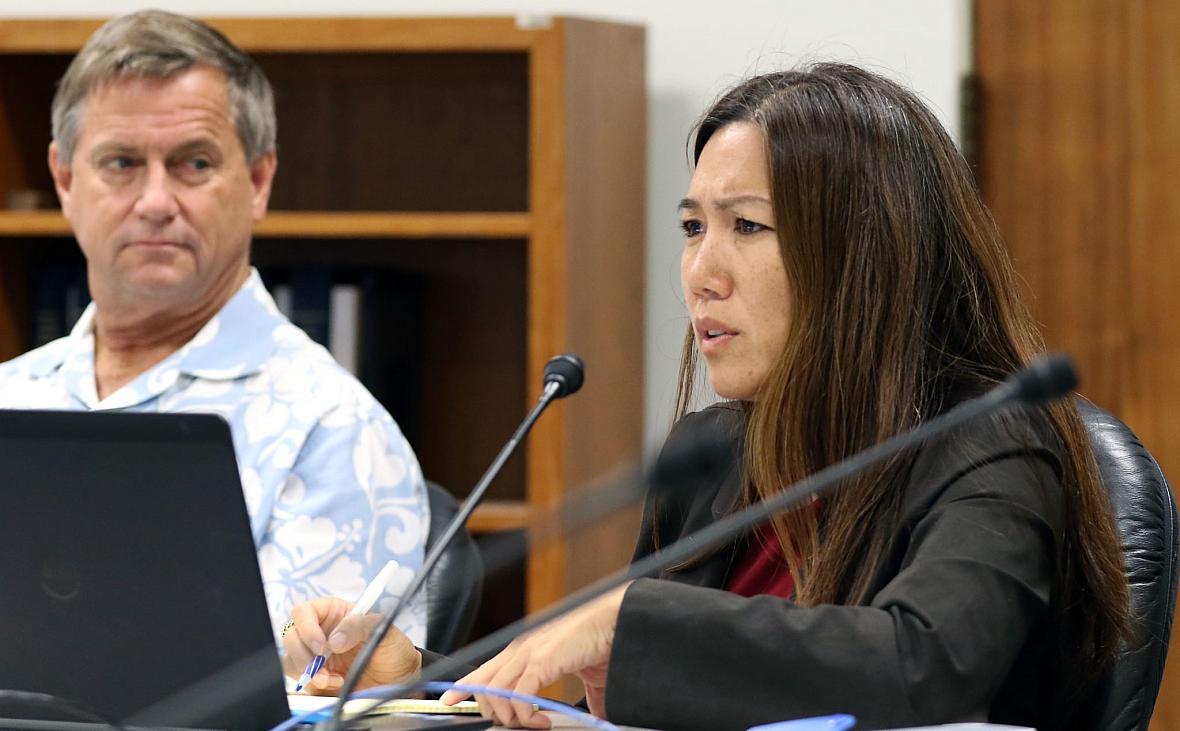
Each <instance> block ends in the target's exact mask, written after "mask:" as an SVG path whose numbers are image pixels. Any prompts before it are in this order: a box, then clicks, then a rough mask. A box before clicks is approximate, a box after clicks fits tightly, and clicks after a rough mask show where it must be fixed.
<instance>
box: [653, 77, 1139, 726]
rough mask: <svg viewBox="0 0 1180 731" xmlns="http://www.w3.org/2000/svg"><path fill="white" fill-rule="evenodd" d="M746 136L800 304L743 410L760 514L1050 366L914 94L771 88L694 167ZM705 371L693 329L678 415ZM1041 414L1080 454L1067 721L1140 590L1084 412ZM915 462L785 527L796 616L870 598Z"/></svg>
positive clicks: (965, 184)
mask: <svg viewBox="0 0 1180 731" xmlns="http://www.w3.org/2000/svg"><path fill="white" fill-rule="evenodd" d="M737 121H745V122H752V123H754V124H756V125H757V126H758V127H759V128H760V129H761V130H762V132H763V135H764V137H765V139H766V145H767V152H768V160H769V161H770V180H771V185H772V189H773V190H772V198H773V206H774V215H775V222H776V225H777V231H778V238H779V247H780V250H781V253H782V258H783V263H784V265H785V268H786V272H787V280H788V283H789V286H788V290H789V292H790V302H789V306H790V309H789V313H790V314H789V317H790V326H789V327H790V329H789V335H788V339H787V346H786V348H785V350H784V352H783V354H782V357H781V358H780V359H779V360H778V362H777V364H776V365H775V366H774V367H773V369H772V370H771V372H770V373H769V375H768V376H767V378H766V381H765V382H764V383H763V384H762V385H761V387H760V390H759V392H758V394H757V397H756V398H755V399H754V400H753V402H752V403H750V404H746V408H747V410H748V424H747V431H746V455H745V470H746V479H747V481H748V485H749V491H748V493H747V495H746V499H747V500H755V499H761V498H764V497H766V496H768V495H770V494H773V493H775V492H777V491H778V490H780V489H781V486H783V485H787V484H790V483H792V482H795V481H797V480H799V479H801V478H803V477H804V476H806V475H809V474H811V473H813V472H815V471H817V470H819V469H821V468H823V467H825V466H827V465H829V464H832V463H834V462H836V461H838V460H840V459H843V458H844V457H847V456H849V455H850V454H852V453H854V452H856V451H858V450H861V449H864V448H866V447H869V446H871V445H873V444H875V443H877V442H880V441H882V440H884V439H886V438H888V437H890V436H893V435H895V434H897V433H899V432H901V431H904V430H907V429H910V428H911V427H913V426H915V425H916V424H918V423H919V422H920V421H924V420H926V419H928V418H930V417H932V416H935V415H937V414H939V413H941V412H943V411H945V410H946V409H948V408H949V407H951V406H953V405H954V403H955V402H956V401H958V400H961V399H962V398H964V397H966V396H969V395H973V394H976V393H979V392H981V391H983V390H984V389H986V388H988V387H989V386H991V385H993V384H995V383H997V382H999V381H1001V380H1003V379H1004V378H1005V377H1006V376H1007V375H1009V374H1010V373H1012V372H1013V371H1015V370H1017V369H1019V368H1020V367H1021V366H1022V365H1023V364H1025V363H1027V362H1028V361H1029V360H1030V359H1031V358H1032V357H1033V356H1035V355H1036V354H1038V353H1040V352H1042V351H1043V349H1044V346H1043V343H1042V341H1041V339H1040V336H1039V334H1038V331H1037V327H1036V325H1035V323H1034V321H1033V320H1032V318H1031V316H1030V315H1029V313H1028V311H1027V310H1026V309H1025V307H1024V305H1023V304H1022V302H1021V300H1020V296H1019V291H1018V290H1019V287H1018V281H1017V278H1016V275H1015V273H1014V271H1013V269H1012V266H1011V263H1010V261H1009V259H1008V256H1007V253H1006V250H1005V248H1004V245H1003V243H1002V241H1001V239H1000V236H999V232H998V230H997V228H996V225H995V223H994V222H993V220H992V218H991V215H990V214H989V213H988V211H987V209H986V208H985V206H984V205H983V203H982V201H981V198H980V195H979V192H978V190H977V188H976V186H975V184H974V179H973V177H972V175H971V172H970V169H969V168H968V166H967V164H966V162H965V161H964V159H963V157H962V156H961V155H960V154H959V152H958V150H957V149H956V148H955V145H954V143H953V142H952V141H951V139H950V137H949V136H948V135H947V134H946V132H945V130H943V128H942V126H941V125H940V124H939V123H938V121H937V119H935V117H934V116H933V115H932V114H931V113H930V111H929V110H928V109H927V108H926V107H925V106H924V105H923V104H922V103H921V102H920V101H919V100H918V99H917V98H916V97H915V96H914V94H913V93H911V92H909V91H907V90H906V89H904V88H903V87H901V86H899V85H898V84H896V83H893V82H891V81H889V80H887V79H885V78H883V77H881V76H878V75H875V74H872V73H870V72H867V71H864V70H862V69H859V68H856V67H852V66H847V65H842V64H817V65H813V66H811V67H809V68H805V69H800V70H793V71H786V72H780V73H772V74H766V75H763V76H758V77H756V78H752V79H749V80H747V81H745V82H743V83H741V84H740V85H738V86H737V87H735V88H733V89H732V90H730V91H729V92H727V93H726V94H725V95H723V96H722V97H721V98H720V99H719V100H718V101H717V102H716V103H715V104H714V106H713V107H712V108H711V109H710V110H709V112H708V113H707V114H706V115H705V116H704V117H703V118H702V120H701V121H700V123H699V124H698V126H697V129H696V135H695V141H694V144H693V152H694V159H699V158H700V154H701V151H702V149H703V148H704V146H705V144H706V143H708V141H709V139H710V137H711V136H712V135H713V134H714V133H715V132H716V131H717V130H718V129H720V128H721V127H723V126H725V125H727V124H730V123H732V122H737ZM696 363H697V353H696V348H695V343H694V341H693V337H692V331H691V329H690V330H689V333H688V335H687V337H686V340H685V350H684V356H683V359H682V363H681V373H680V384H679V389H678V397H677V412H678V414H677V415H678V416H680V415H683V413H684V411H685V410H686V409H687V408H688V405H689V403H690V402H691V400H692V390H693V388H692V387H693V382H694V380H695V378H694V377H695V369H696ZM1047 411H1048V415H1049V419H1050V420H1051V422H1052V425H1053V428H1054V429H1055V430H1056V432H1057V434H1058V436H1059V438H1060V439H1061V441H1062V443H1063V445H1064V447H1065V453H1066V454H1068V455H1069V459H1068V460H1067V463H1066V464H1065V465H1064V475H1063V487H1064V489H1065V490H1066V496H1067V497H1066V501H1065V504H1066V514H1065V516H1064V521H1065V525H1064V529H1065V530H1064V536H1065V537H1064V544H1063V546H1062V547H1061V550H1062V554H1061V555H1059V556H1058V557H1057V566H1058V573H1057V576H1056V579H1055V583H1054V586H1053V599H1052V602H1053V607H1054V616H1053V617H1052V627H1053V631H1054V634H1055V638H1054V639H1055V643H1054V646H1055V648H1056V650H1057V652H1058V656H1057V657H1056V658H1055V662H1054V665H1055V666H1056V667H1055V672H1054V676H1055V684H1054V688H1053V696H1054V706H1055V707H1056V709H1058V710H1057V711H1055V712H1054V717H1055V718H1056V719H1058V720H1062V719H1065V718H1067V716H1066V715H1058V714H1066V713H1067V712H1068V711H1071V710H1072V709H1074V708H1076V707H1077V706H1078V705H1079V702H1080V700H1081V699H1082V697H1083V695H1084V694H1085V692H1086V691H1087V690H1088V689H1089V688H1090V687H1091V686H1092V685H1093V683H1094V682H1095V680H1096V679H1097V677H1098V676H1099V674H1100V673H1101V672H1102V671H1103V670H1104V669H1105V668H1107V667H1108V666H1109V664H1110V663H1111V662H1112V661H1113V659H1114V657H1115V653H1116V652H1117V649H1118V646H1119V642H1120V640H1121V639H1122V638H1123V637H1125V636H1126V632H1127V625H1128V619H1127V614H1128V587H1127V581H1126V577H1125V574H1124V572H1123V566H1122V561H1121V557H1120V552H1119V542H1118V536H1117V532H1116V530H1115V527H1114V523H1113V519H1112V516H1111V511H1110V506H1109V500H1108V499H1107V497H1106V493H1105V491H1104V489H1103V488H1102V485H1101V484H1100V482H1099V479H1098V473H1097V467H1096V465H1095V463H1094V459H1093V455H1092V454H1091V452H1090V448H1089V443H1088V441H1087V438H1086V432H1085V429H1084V426H1083V425H1082V423H1081V420H1080V418H1079V416H1078V414H1077V410H1076V409H1075V408H1074V407H1073V406H1072V405H1071V404H1069V403H1058V404H1056V405H1054V406H1052V407H1050V408H1049V409H1048V410H1047ZM912 458H913V457H912V455H909V456H902V457H899V458H897V459H895V460H894V461H892V462H890V463H887V464H885V465H883V466H879V467H876V468H874V469H870V470H868V471H867V472H865V473H863V474H862V475H861V476H860V477H859V478H857V479H855V480H853V481H851V482H849V483H848V484H845V485H844V486H843V487H842V488H841V490H840V491H838V492H836V493H834V494H832V495H831V496H830V497H826V498H825V504H824V508H823V511H822V512H823V518H822V520H821V519H820V518H819V517H818V516H817V512H816V511H815V510H812V509H804V510H799V511H796V512H793V513H789V514H786V515H781V516H778V517H776V518H775V520H774V529H775V532H776V534H777V535H778V538H779V541H780V542H781V543H782V545H783V555H784V557H785V559H786V561H787V563H788V565H789V566H790V567H791V571H792V574H794V576H795V580H796V587H797V590H796V596H797V600H798V602H799V603H800V604H803V605H808V606H811V605H817V604H825V603H838V604H855V603H860V602H862V601H864V600H865V599H866V593H867V592H868V590H869V582H870V581H871V580H872V577H873V576H874V574H875V572H876V571H877V570H878V568H879V566H880V564H881V561H882V560H883V558H884V553H885V551H886V550H887V548H888V546H889V544H890V542H891V541H892V540H893V538H894V532H895V530H896V528H897V525H898V519H899V512H900V501H901V497H902V487H903V481H904V480H905V478H906V474H907V471H908V468H909V466H910V463H911V462H912ZM788 536H790V538H788Z"/></svg>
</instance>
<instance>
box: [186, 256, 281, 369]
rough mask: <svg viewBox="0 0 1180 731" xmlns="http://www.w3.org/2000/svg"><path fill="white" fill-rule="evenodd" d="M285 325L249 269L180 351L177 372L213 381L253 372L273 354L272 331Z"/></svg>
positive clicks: (255, 270) (260, 279)
mask: <svg viewBox="0 0 1180 731" xmlns="http://www.w3.org/2000/svg"><path fill="white" fill-rule="evenodd" d="M285 324H287V319H286V318H285V317H283V315H282V314H280V313H279V309H278V307H276V306H275V302H274V299H273V298H272V297H271V296H270V293H268V292H267V291H266V287H264V286H263V285H262V278H261V277H260V276H259V275H258V270H257V269H253V268H251V269H250V276H249V277H247V279H246V282H245V283H244V284H243V285H242V288H241V289H239V290H238V293H237V294H235V295H234V296H233V297H232V298H231V299H230V301H229V302H227V303H226V304H225V306H224V307H222V308H221V311H220V312H218V313H217V314H216V315H214V316H213V319H211V320H209V322H207V323H205V326H204V327H202V328H201V329H200V331H198V332H197V334H196V335H195V336H194V337H193V339H192V340H190V341H189V342H188V343H186V344H185V345H184V347H183V348H181V349H180V357H181V360H180V363H179V368H180V372H181V373H185V374H188V375H191V376H195V377H197V378H203V379H208V380H215V381H221V380H232V379H235V378H240V377H242V376H248V375H251V374H254V373H257V372H258V371H260V370H262V366H263V365H264V364H265V363H266V361H267V360H268V359H269V358H270V357H271V355H273V354H274V351H275V347H276V342H275V338H274V332H275V330H276V328H278V327H279V326H280V325H285Z"/></svg>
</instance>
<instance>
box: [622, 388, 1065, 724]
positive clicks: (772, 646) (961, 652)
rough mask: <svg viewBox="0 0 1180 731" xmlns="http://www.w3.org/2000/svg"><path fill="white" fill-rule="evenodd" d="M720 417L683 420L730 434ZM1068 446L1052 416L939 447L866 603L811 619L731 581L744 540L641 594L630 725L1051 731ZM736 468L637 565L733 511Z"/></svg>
mask: <svg viewBox="0 0 1180 731" xmlns="http://www.w3.org/2000/svg"><path fill="white" fill-rule="evenodd" d="M742 419H743V417H742V414H741V412H740V410H738V409H737V408H736V407H735V406H732V405H719V406H715V407H711V408H709V409H706V410H704V411H702V412H699V413H697V414H692V415H690V416H688V417H686V418H685V419H683V420H682V421H681V422H680V423H679V424H678V425H677V427H676V429H674V430H673V433H672V434H671V435H670V436H669V443H671V441H672V440H675V439H680V438H684V437H685V435H686V434H687V433H689V432H690V431H691V430H693V429H694V428H696V426H697V425H699V424H702V423H703V422H705V421H706V420H709V421H720V422H721V423H722V424H724V425H725V426H726V427H727V428H728V429H729V431H730V433H731V434H733V440H734V441H733V448H734V455H735V464H736V461H737V460H736V457H737V455H739V454H740V448H741V433H742V430H743V421H742ZM1059 454H1060V446H1059V443H1058V442H1057V440H1056V438H1055V436H1054V434H1053V432H1052V430H1051V429H1050V428H1049V426H1048V422H1047V420H1046V419H1045V418H1044V416H1043V415H1042V414H1040V412H1025V411H1019V412H1014V413H1011V414H1010V415H1007V416H1005V417H997V418H995V419H992V420H990V421H977V422H976V423H975V424H974V425H971V426H968V427H964V428H963V429H962V430H960V431H959V432H957V433H955V434H953V435H951V436H949V437H946V438H943V439H940V440H937V441H935V442H933V443H929V444H927V445H925V446H924V447H923V448H922V449H921V450H919V452H918V453H917V455H916V457H915V459H914V462H913V466H912V468H911V470H910V473H909V477H908V481H907V484H906V486H905V497H904V501H903V506H902V510H901V518H900V524H899V526H898V528H897V537H896V539H895V540H894V542H893V544H892V547H891V550H890V551H889V553H888V554H887V558H886V559H885V560H884V561H883V564H882V566H881V568H880V570H879V571H878V572H877V574H876V578H875V580H874V582H873V588H872V590H871V591H870V592H869V595H868V596H869V599H868V601H867V602H866V603H865V604H864V605H862V606H834V605H824V606H819V607H813V608H800V607H799V606H797V605H796V604H794V603H793V602H790V601H787V600H784V599H779V598H776V597H771V596H761V597H752V598H744V597H740V596H737V595H734V594H730V593H728V592H726V591H723V590H719V587H722V586H724V585H725V581H726V579H727V577H728V574H729V570H730V567H731V565H732V563H733V560H734V557H735V555H737V553H738V551H739V550H740V549H741V547H742V546H744V545H745V544H744V542H743V541H737V542H735V543H734V544H731V545H730V546H728V547H725V548H723V549H721V550H718V551H715V552H713V553H712V554H710V555H707V556H703V557H702V558H701V560H700V561H697V562H693V563H692V564H691V565H690V566H687V567H685V568H683V569H681V570H677V571H674V572H670V573H665V574H664V575H662V576H661V577H660V578H659V579H640V580H638V581H636V582H635V583H633V584H632V585H631V586H630V588H629V589H628V590H627V592H626V595H625V597H624V599H623V604H622V611H621V613H620V615H619V622H618V628H617V632H616V636H615V640H614V644H613V647H612V652H611V658H610V666H609V671H608V674H607V696H606V710H607V715H608V716H609V717H610V719H611V720H612V721H614V722H616V723H622V724H628V725H635V726H647V727H652V728H660V729H667V730H668V731H682V730H683V731H721V730H724V729H745V728H747V727H749V726H751V725H755V724H758V723H767V722H770V721H776V720H785V719H789V718H796V717H802V716H814V715H824V714H829V713H837V712H844V713H851V714H853V715H855V716H856V717H857V719H858V721H859V723H858V725H857V728H884V727H898V726H909V725H918V724H928V723H947V722H952V721H991V722H994V723H1012V724H1018V725H1027V726H1042V725H1043V724H1044V723H1045V721H1046V718H1045V713H1046V706H1047V704H1046V693H1047V690H1048V685H1047V679H1046V678H1045V677H1044V676H1045V675H1046V673H1047V672H1048V654H1047V650H1048V647H1047V634H1048V633H1047V631H1046V629H1047V622H1048V616H1049V615H1048V608H1049V602H1050V586H1051V584H1052V580H1053V575H1054V571H1055V561H1056V556H1057V552H1058V550H1059V546H1060V545H1061V540H1060V538H1061V530H1062V525H1063V509H1064V502H1063V500H1062V496H1061V493H1060V484H1061V476H1060V475H1061V468H1060V465H1061V461H1060V457H1059ZM737 473H738V471H737V469H736V468H734V469H732V470H731V471H730V474H729V475H728V477H727V478H726V479H725V480H723V481H722V482H721V483H720V484H712V485H700V486H697V487H696V489H694V490H687V491H684V492H680V493H678V495H679V497H675V498H671V499H668V500H667V501H666V502H665V503H663V504H653V501H652V500H651V499H649V501H648V504H647V506H646V509H645V511H644V513H645V515H644V522H643V529H642V531H641V535H640V538H639V545H638V548H637V551H636V555H637V556H642V555H645V554H647V553H650V552H651V551H652V550H653V545H654V543H655V542H656V540H657V538H658V543H659V544H660V545H666V544H668V543H670V542H671V541H674V540H677V539H678V538H680V537H682V536H685V535H688V534H690V533H692V532H693V531H695V530H698V529H700V528H702V527H703V526H705V525H707V524H709V523H710V522H712V521H714V520H716V519H717V518H718V517H720V516H722V515H724V514H726V513H728V512H730V511H732V510H733V509H734V508H735V506H736V505H737V503H738V498H739V496H740V495H739V493H740V490H741V484H740V482H741V481H740V479H739V476H738V474H737Z"/></svg>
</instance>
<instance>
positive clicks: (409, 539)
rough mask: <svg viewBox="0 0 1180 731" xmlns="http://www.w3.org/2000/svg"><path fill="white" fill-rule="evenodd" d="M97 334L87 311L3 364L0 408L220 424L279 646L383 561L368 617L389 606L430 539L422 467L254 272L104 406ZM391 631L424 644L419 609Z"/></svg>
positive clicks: (389, 422)
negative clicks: (317, 606)
mask: <svg viewBox="0 0 1180 731" xmlns="http://www.w3.org/2000/svg"><path fill="white" fill-rule="evenodd" d="M93 322H94V304H93V303H91V304H90V306H89V307H88V308H87V309H86V311H85V312H83V314H82V316H81V318H80V319H79V320H78V323H77V324H76V325H75V326H74V328H73V330H72V331H71V332H70V334H69V335H68V336H66V337H64V338H61V339H59V340H55V341H53V342H51V343H49V344H47V345H45V346H42V347H40V348H37V349H36V350H33V351H30V352H28V353H26V354H24V355H22V356H20V357H19V358H15V359H13V360H11V361H8V362H7V363H3V364H0V406H3V407H6V408H36V409H77V410H116V409H117V410H124V411H151V412H155V411H164V412H213V413H217V414H221V415H222V416H223V417H225V418H226V419H227V420H228V421H229V424H230V430H231V432H232V434H233V440H234V450H235V452H236V453H237V459H238V469H239V471H240V473H241V478H242V490H243V492H244V494H245V498H246V507H247V509H248V510H249V513H250V524H251V529H252V530H253V533H254V543H255V545H256V546H257V547H258V563H259V566H260V568H261V573H262V581H263V585H264V588H265V590H266V598H267V604H268V606H269V610H270V617H271V624H272V625H273V627H274V628H275V631H276V637H277V634H278V631H279V628H281V627H282V625H283V624H285V623H286V621H287V619H288V617H289V616H290V611H291V607H293V606H294V605H295V604H298V603H299V602H302V601H305V600H308V599H313V598H315V597H320V596H329V595H330V596H339V597H342V598H345V599H348V600H354V599H356V598H357V597H359V596H360V594H361V592H363V591H364V589H365V586H366V584H367V583H368V582H369V580H370V579H371V578H372V577H373V576H375V575H376V574H377V572H378V571H380V570H381V568H382V567H384V566H385V564H386V562H387V561H389V560H390V559H394V560H396V561H397V562H398V563H399V565H400V566H401V570H400V571H399V576H398V578H396V579H395V580H394V581H393V582H391V591H390V592H389V594H388V595H387V596H386V597H385V598H383V600H382V601H381V602H380V603H379V605H378V607H379V608H381V607H382V605H384V606H386V607H387V606H388V605H389V604H390V603H392V602H393V601H395V600H396V597H397V596H398V594H399V593H400V589H402V588H404V587H405V585H406V584H407V583H408V582H409V579H410V577H411V576H412V575H413V572H414V571H415V570H416V569H417V568H418V567H419V566H421V564H422V559H423V553H424V546H425V542H426V536H427V532H428V529H429V522H430V521H429V507H428V503H427V498H426V488H425V484H424V482H423V479H422V471H421V469H420V468H419V466H418V461H417V459H416V458H415V457H414V453H413V451H411V449H410V445H409V444H408V443H407V442H406V439H405V437H403V436H402V433H401V431H400V430H399V429H398V426H397V424H395V423H394V421H393V419H392V418H391V417H390V416H389V414H388V412H386V411H385V409H384V408H383V407H382V406H381V405H380V404H379V403H378V402H377V401H376V400H375V399H374V398H373V396H372V395H370V394H369V392H368V391H367V390H365V388H364V386H362V385H361V384H360V383H359V382H358V381H357V380H356V379H355V378H354V377H353V376H352V375H351V374H349V373H348V372H347V371H346V370H344V369H343V368H341V367H340V366H339V365H338V364H337V363H336V362H335V361H334V360H333V359H332V356H331V355H330V354H329V353H328V351H327V350H325V349H324V348H323V347H321V346H320V345H318V344H316V343H315V342H313V341H312V340H311V339H310V338H309V337H307V335H306V334H304V333H303V331H301V330H299V329H298V328H297V327H295V326H294V325H292V324H291V322H290V321H289V320H287V318H285V317H284V316H283V315H282V314H281V313H279V311H278V309H277V308H276V307H275V304H274V300H273V299H271V296H270V295H269V294H268V293H267V291H266V288H265V287H264V286H263V285H262V280H261V279H260V278H259V276H258V272H257V271H252V272H251V273H250V277H249V279H248V280H247V281H246V283H245V284H244V285H242V288H241V289H240V290H239V291H238V292H237V294H236V295H234V297H233V298H232V299H231V300H230V301H229V302H228V303H226V305H225V307H223V308H222V310H221V311H220V312H219V313H218V314H217V315H215V316H214V317H213V319H211V320H210V321H209V322H208V323H206V324H205V326H204V327H203V328H201V330H200V331H199V332H198V333H197V334H196V336H195V337H194V338H193V339H192V340H191V341H189V342H188V343H187V344H185V345H184V346H183V347H182V348H181V349H180V350H178V351H176V352H175V353H173V354H172V355H171V356H169V357H168V358H165V359H164V360H163V361H162V362H160V363H159V364H157V365H155V366H154V367H152V368H151V369H149V370H148V371H147V372H145V373H143V374H141V375H140V376H139V377H138V378H136V379H135V380H134V381H132V382H131V383H129V384H127V385H126V386H123V387H122V388H120V389H119V390H118V391H116V392H114V393H112V394H110V395H108V396H107V397H106V398H105V399H103V400H102V401H99V400H98V395H97V389H96V386H95V375H94V330H93ZM194 529H196V530H199V527H194V526H177V533H178V535H179V534H180V533H182V532H183V531H186V530H194ZM398 626H399V627H400V628H401V629H402V630H403V631H404V632H406V634H407V635H409V637H410V639H411V640H413V641H414V643H415V644H417V645H419V646H422V645H423V644H424V643H425V640H426V598H425V596H420V597H419V598H415V600H414V602H413V603H412V604H411V606H410V607H409V608H408V609H407V610H406V611H404V612H403V613H402V615H401V617H400V618H399V620H398Z"/></svg>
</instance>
